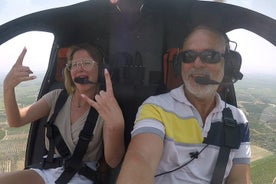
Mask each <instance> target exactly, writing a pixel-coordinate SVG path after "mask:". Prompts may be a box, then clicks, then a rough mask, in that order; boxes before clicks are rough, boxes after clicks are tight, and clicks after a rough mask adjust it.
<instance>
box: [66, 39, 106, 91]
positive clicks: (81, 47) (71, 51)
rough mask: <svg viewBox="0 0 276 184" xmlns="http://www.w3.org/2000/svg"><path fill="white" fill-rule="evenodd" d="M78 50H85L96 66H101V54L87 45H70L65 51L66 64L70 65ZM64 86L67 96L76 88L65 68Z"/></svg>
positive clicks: (93, 47)
mask: <svg viewBox="0 0 276 184" xmlns="http://www.w3.org/2000/svg"><path fill="white" fill-rule="evenodd" d="M79 50H86V51H87V52H88V54H89V55H90V56H91V57H92V58H93V59H94V60H95V61H96V62H97V63H98V65H102V64H103V62H104V58H103V54H102V53H101V52H100V51H99V49H98V48H97V47H95V46H93V45H90V44H88V43H81V44H76V45H72V46H71V47H70V48H69V49H68V51H67V64H71V63H72V59H73V56H74V54H75V53H76V52H77V51H79ZM64 84H65V89H66V90H67V92H68V93H69V94H72V93H73V92H74V91H75V89H76V86H75V84H74V82H73V79H72V77H71V74H70V70H68V68H67V67H66V68H65V70H64Z"/></svg>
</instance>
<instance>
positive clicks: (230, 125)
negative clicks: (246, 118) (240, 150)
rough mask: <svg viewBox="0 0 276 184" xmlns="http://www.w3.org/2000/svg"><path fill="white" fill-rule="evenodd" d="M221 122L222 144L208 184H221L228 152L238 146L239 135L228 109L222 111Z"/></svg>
mask: <svg viewBox="0 0 276 184" xmlns="http://www.w3.org/2000/svg"><path fill="white" fill-rule="evenodd" d="M222 120H223V124H224V125H223V126H224V128H223V131H224V144H223V145H222V146H221V147H220V150H219V155H218V158H217V163H216V167H215V169H214V172H213V176H212V180H211V183H210V184H221V183H222V181H223V178H224V173H225V169H226V166H227V163H228V158H229V154H230V151H231V149H232V148H237V147H238V146H239V134H240V133H239V129H238V125H237V122H236V120H235V119H234V118H233V114H232V111H231V109H230V108H224V109H223V111H222Z"/></svg>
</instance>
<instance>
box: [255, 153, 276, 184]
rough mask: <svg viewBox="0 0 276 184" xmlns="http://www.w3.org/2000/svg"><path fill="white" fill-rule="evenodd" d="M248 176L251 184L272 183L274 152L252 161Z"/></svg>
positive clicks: (274, 162) (275, 159)
mask: <svg viewBox="0 0 276 184" xmlns="http://www.w3.org/2000/svg"><path fill="white" fill-rule="evenodd" d="M250 177H251V182H252V183H253V184H272V182H273V180H274V179H275V178H276V154H273V155H271V156H267V157H265V158H263V159H260V160H256V161H254V162H252V163H251V168H250Z"/></svg>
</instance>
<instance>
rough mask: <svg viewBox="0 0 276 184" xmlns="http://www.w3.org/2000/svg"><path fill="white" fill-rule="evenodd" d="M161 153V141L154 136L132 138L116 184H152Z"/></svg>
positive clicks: (139, 135)
mask: <svg viewBox="0 0 276 184" xmlns="http://www.w3.org/2000/svg"><path fill="white" fill-rule="evenodd" d="M162 151H163V140H162V139H161V137H160V136H158V135H156V134H150V133H143V134H138V135H136V136H134V137H133V138H132V140H131V142H130V144H129V147H128V150H127V153H126V156H125V159H124V162H123V165H122V168H121V171H120V174H119V176H118V180H117V184H130V183H131V184H138V183H143V184H152V183H153V181H154V174H155V171H156V168H157V166H158V164H159V161H160V158H161V156H162Z"/></svg>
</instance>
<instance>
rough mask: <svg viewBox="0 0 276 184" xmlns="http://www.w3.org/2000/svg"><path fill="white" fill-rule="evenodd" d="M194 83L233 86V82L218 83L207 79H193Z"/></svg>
mask: <svg viewBox="0 0 276 184" xmlns="http://www.w3.org/2000/svg"><path fill="white" fill-rule="evenodd" d="M195 82H196V83H198V84H202V85H209V84H211V85H220V84H221V85H229V84H234V82H218V81H215V80H212V79H210V78H209V77H207V76H206V77H195Z"/></svg>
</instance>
